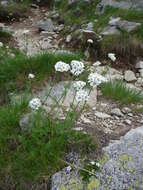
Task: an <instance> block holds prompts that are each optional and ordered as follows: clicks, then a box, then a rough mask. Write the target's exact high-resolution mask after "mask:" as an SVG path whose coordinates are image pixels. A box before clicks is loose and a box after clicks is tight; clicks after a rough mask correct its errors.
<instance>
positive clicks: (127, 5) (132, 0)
mask: <svg viewBox="0 0 143 190" xmlns="http://www.w3.org/2000/svg"><path fill="white" fill-rule="evenodd" d="M106 6H112V7H116V8H121V9H131V8H132V9H136V10H142V9H143V1H142V0H119V1H117V0H100V3H99V4H98V7H100V9H99V11H100V12H102V13H103V12H104V8H105V7H106Z"/></svg>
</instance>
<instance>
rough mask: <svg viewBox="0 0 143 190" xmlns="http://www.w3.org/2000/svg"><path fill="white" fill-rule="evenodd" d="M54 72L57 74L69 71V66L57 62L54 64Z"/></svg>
mask: <svg viewBox="0 0 143 190" xmlns="http://www.w3.org/2000/svg"><path fill="white" fill-rule="evenodd" d="M55 70H56V71H59V72H67V71H69V70H70V65H69V64H67V63H64V62H63V61H58V62H57V63H56V64H55Z"/></svg>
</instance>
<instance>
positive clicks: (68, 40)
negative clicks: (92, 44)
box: [66, 34, 72, 43]
mask: <svg viewBox="0 0 143 190" xmlns="http://www.w3.org/2000/svg"><path fill="white" fill-rule="evenodd" d="M71 40H72V36H71V35H70V34H69V35H67V37H66V42H67V43H69V42H70V41H71Z"/></svg>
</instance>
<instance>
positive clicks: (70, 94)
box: [39, 81, 97, 107]
mask: <svg viewBox="0 0 143 190" xmlns="http://www.w3.org/2000/svg"><path fill="white" fill-rule="evenodd" d="M73 84H74V82H69V81H66V82H63V81H62V82H59V83H58V84H56V85H54V86H53V87H52V89H51V86H49V85H47V88H46V90H44V91H43V92H41V93H40V94H39V96H42V97H41V99H44V100H45V104H46V105H47V106H50V105H52V104H56V105H57V101H58V102H59V103H60V104H61V105H62V106H65V107H70V105H71V103H73V100H74V97H75V90H74V88H73ZM49 91H50V93H49ZM65 92H66V96H65V97H64V96H63V94H64V93H65ZM48 93H49V94H50V95H49V96H48V95H47V96H46V94H48ZM62 96H63V98H61V97H62ZM96 102H97V90H96V88H95V89H94V90H92V91H91V93H90V95H89V99H88V101H87V104H88V105H89V106H90V107H94V106H95V105H96ZM74 104H77V103H76V102H75V101H74Z"/></svg>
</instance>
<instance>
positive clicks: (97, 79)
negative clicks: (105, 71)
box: [88, 73, 107, 87]
mask: <svg viewBox="0 0 143 190" xmlns="http://www.w3.org/2000/svg"><path fill="white" fill-rule="evenodd" d="M103 82H107V79H106V78H105V77H103V76H102V75H100V74H98V73H90V75H89V76H88V83H89V84H90V86H92V87H96V86H98V85H100V84H101V83H103Z"/></svg>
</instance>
